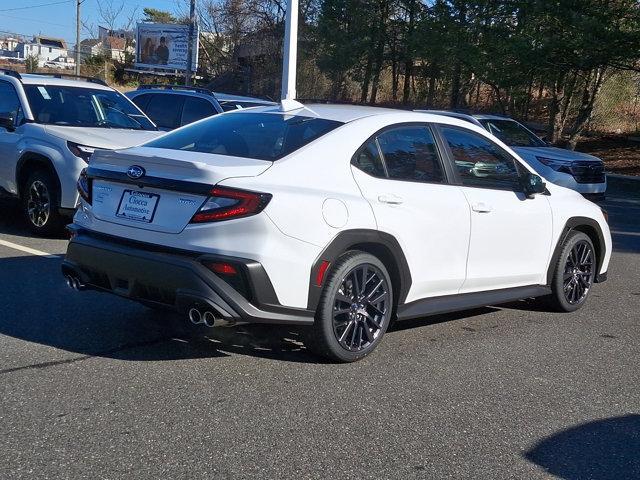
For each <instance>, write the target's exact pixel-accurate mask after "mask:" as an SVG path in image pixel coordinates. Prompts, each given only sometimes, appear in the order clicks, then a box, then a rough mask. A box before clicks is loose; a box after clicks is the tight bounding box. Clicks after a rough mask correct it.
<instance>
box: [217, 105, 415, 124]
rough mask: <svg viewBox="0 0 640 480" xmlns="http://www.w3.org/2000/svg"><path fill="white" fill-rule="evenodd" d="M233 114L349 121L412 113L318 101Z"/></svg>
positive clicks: (234, 112) (267, 107) (257, 108)
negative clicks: (299, 105)
mask: <svg viewBox="0 0 640 480" xmlns="http://www.w3.org/2000/svg"><path fill="white" fill-rule="evenodd" d="M228 113H232V114H234V115H235V114H239V113H244V114H249V113H274V114H283V113H284V114H287V115H294V116H301V117H314V118H323V119H325V120H334V121H336V122H342V123H348V122H352V121H354V120H358V119H360V118H365V117H371V116H375V115H389V114H396V115H402V114H404V115H406V114H407V113H411V112H410V111H407V110H400V109H393V108H382V107H368V106H363V105H343V104H326V103H318V104H313V103H312V104H305V105H303V106H302V107H301V108H298V109H295V110H290V111H286V112H283V111H282V110H281V109H280V105H279V104H275V105H270V106H265V107H255V108H252V109H247V110H244V109H243V110H234V111H233V112H228Z"/></svg>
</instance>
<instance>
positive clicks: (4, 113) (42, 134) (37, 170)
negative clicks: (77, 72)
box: [0, 70, 161, 234]
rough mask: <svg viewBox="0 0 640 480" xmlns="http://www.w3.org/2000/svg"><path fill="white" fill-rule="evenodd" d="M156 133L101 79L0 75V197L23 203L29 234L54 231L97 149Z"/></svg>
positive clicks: (134, 142) (126, 144) (67, 214)
mask: <svg viewBox="0 0 640 480" xmlns="http://www.w3.org/2000/svg"><path fill="white" fill-rule="evenodd" d="M160 134H161V132H158V131H157V129H156V127H155V125H154V124H153V123H152V122H151V120H149V119H148V118H147V117H146V116H145V115H144V113H142V112H141V111H140V110H139V109H138V107H136V106H135V105H134V104H133V103H132V102H131V101H129V100H128V99H127V98H126V97H125V96H124V95H122V94H120V93H118V92H117V91H115V90H114V89H112V88H110V87H109V86H107V85H106V84H105V83H104V82H102V81H101V80H99V79H95V78H78V77H76V76H74V75H71V76H67V75H62V74H56V75H55V76H51V75H35V74H20V73H17V72H15V71H12V70H0V158H1V159H2V162H0V194H5V195H9V196H12V197H17V198H20V199H21V202H22V211H23V213H24V217H25V218H26V220H27V223H28V225H29V227H30V228H31V229H32V230H33V231H34V232H35V233H38V234H50V233H53V232H55V231H59V230H61V228H62V226H63V224H64V223H65V221H66V220H68V219H69V218H71V216H72V215H73V212H74V211H75V207H76V205H77V202H78V192H77V190H76V183H77V180H78V175H79V174H80V171H81V170H82V168H83V167H85V166H86V165H87V162H88V160H89V157H90V156H91V154H92V153H93V152H94V151H95V150H96V149H115V148H123V147H130V146H132V145H137V144H140V143H144V142H145V141H147V140H150V139H151V138H154V137H157V136H158V135H160Z"/></svg>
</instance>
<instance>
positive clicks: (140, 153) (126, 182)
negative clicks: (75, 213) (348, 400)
mask: <svg viewBox="0 0 640 480" xmlns="http://www.w3.org/2000/svg"><path fill="white" fill-rule="evenodd" d="M271 165H272V162H268V161H264V160H254V159H249V158H238V157H228V156H224V155H215V154H206V153H196V152H187V151H180V150H165V149H158V148H149V147H137V148H131V149H127V150H121V151H97V152H96V153H95V154H94V155H93V156H92V157H91V160H90V162H89V175H90V176H91V177H93V201H92V204H93V207H92V211H93V214H94V216H95V217H96V218H97V219H99V220H102V221H105V222H111V223H116V224H119V225H126V226H131V227H133V228H139V229H145V230H151V231H156V232H163V233H180V232H181V231H182V230H184V228H185V227H186V226H187V224H188V223H189V221H190V220H191V218H192V217H193V215H194V214H195V213H196V212H197V211H198V210H199V209H200V207H201V206H202V205H203V204H204V203H205V201H206V199H207V197H208V194H207V192H208V191H209V190H210V189H211V188H212V187H213V186H214V185H216V184H218V183H219V182H221V181H222V180H225V179H227V178H235V177H253V176H257V175H260V174H261V173H263V172H265V171H266V170H267V169H268V168H269V167H271ZM132 166H138V167H142V169H143V171H142V172H143V174H142V175H141V176H140V177H139V178H136V179H132V178H131V177H130V176H128V175H127V171H128V170H129V169H130V167H132ZM138 173H140V172H138Z"/></svg>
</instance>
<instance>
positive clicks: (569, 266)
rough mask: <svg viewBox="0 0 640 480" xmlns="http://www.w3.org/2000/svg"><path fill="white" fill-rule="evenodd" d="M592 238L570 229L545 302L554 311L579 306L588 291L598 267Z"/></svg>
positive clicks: (586, 296)
mask: <svg viewBox="0 0 640 480" xmlns="http://www.w3.org/2000/svg"><path fill="white" fill-rule="evenodd" d="M597 264H598V263H597V258H596V251H595V248H594V247H593V242H592V241H591V239H590V238H589V237H588V236H587V235H586V234H584V233H582V232H578V231H575V230H574V231H572V232H570V233H569V234H568V235H567V238H566V239H565V241H564V243H563V245H562V250H561V252H560V256H559V257H558V260H557V262H556V265H555V267H554V271H553V280H552V281H551V295H549V296H548V297H545V301H546V303H547V305H548V306H549V307H550V308H551V309H552V310H554V311H557V312H574V311H576V310H578V309H579V308H581V307H582V306H583V305H584V304H585V302H586V301H587V298H588V297H589V293H590V292H591V287H592V286H593V282H594V279H595V275H596V268H597Z"/></svg>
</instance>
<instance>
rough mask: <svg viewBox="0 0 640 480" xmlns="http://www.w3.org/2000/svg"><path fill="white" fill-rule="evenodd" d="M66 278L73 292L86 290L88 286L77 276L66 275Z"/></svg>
mask: <svg viewBox="0 0 640 480" xmlns="http://www.w3.org/2000/svg"><path fill="white" fill-rule="evenodd" d="M64 278H65V280H66V282H67V285H68V286H69V288H72V289H73V290H76V291H80V290H84V289H85V288H86V286H85V285H84V284H83V283H82V282H81V281H80V279H79V278H78V277H76V276H75V275H65V276H64Z"/></svg>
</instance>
